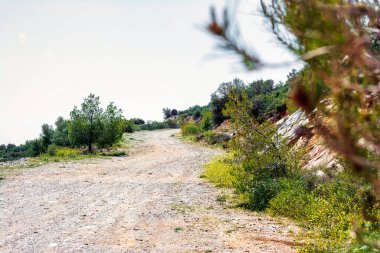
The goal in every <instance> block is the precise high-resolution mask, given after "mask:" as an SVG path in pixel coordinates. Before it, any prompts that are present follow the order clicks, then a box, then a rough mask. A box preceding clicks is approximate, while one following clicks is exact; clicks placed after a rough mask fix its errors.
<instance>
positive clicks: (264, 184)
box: [246, 178, 281, 211]
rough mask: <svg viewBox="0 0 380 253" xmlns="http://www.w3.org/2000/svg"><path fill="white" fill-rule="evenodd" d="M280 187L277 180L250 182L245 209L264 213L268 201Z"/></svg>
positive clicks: (268, 179)
mask: <svg viewBox="0 0 380 253" xmlns="http://www.w3.org/2000/svg"><path fill="white" fill-rule="evenodd" d="M280 189H281V186H280V183H279V179H277V178H265V179H262V180H254V181H252V185H251V191H250V192H249V193H248V197H249V202H248V203H246V207H248V208H250V209H252V210H255V211H264V210H265V209H266V208H267V207H268V205H269V201H270V200H271V199H272V198H274V197H275V196H276V195H277V194H278V192H280Z"/></svg>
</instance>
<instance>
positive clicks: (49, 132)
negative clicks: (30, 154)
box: [41, 124, 54, 152]
mask: <svg viewBox="0 0 380 253" xmlns="http://www.w3.org/2000/svg"><path fill="white" fill-rule="evenodd" d="M41 128H42V133H41V141H42V147H43V151H44V152H45V151H46V150H47V148H48V146H49V145H50V144H52V143H53V136H54V129H53V127H52V126H50V125H48V124H43V125H42V127H41Z"/></svg>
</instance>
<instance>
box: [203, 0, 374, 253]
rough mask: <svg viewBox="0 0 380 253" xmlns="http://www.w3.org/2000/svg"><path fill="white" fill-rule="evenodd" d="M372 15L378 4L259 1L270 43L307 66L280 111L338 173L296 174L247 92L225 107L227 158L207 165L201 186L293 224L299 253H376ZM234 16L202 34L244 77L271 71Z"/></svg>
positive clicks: (215, 21)
mask: <svg viewBox="0 0 380 253" xmlns="http://www.w3.org/2000/svg"><path fill="white" fill-rule="evenodd" d="M379 8H380V4H379V2H378V1H334V0H333V1H321V0H311V1H295V0H289V1H288V0H274V1H261V12H262V14H263V16H264V17H265V18H266V20H267V22H268V24H270V29H271V32H272V33H273V35H274V37H275V38H277V39H278V41H279V42H280V43H282V44H284V45H285V47H286V48H287V49H288V50H290V51H291V52H292V53H293V54H294V55H298V56H299V59H300V60H302V61H303V62H304V63H305V65H304V68H303V69H302V70H301V71H299V72H298V73H293V74H292V77H291V78H290V80H289V82H288V84H290V87H288V88H289V89H288V90H289V93H288V94H289V99H288V102H286V104H287V105H296V106H297V107H298V108H301V109H302V110H303V111H304V112H305V114H306V116H307V117H308V120H309V122H310V124H311V125H312V127H313V132H314V133H315V134H317V135H319V136H320V137H321V138H322V140H323V144H324V145H325V146H326V148H329V149H330V150H332V151H333V152H335V153H336V154H337V155H338V156H339V158H340V160H341V161H340V163H341V166H342V167H341V169H339V170H338V169H336V168H335V169H331V168H314V169H310V168H309V169H305V168H303V167H302V163H300V162H301V161H302V159H301V158H302V150H300V148H299V147H292V145H291V144H290V143H287V142H286V140H283V139H282V138H281V136H278V134H277V131H276V126H275V125H274V124H273V115H271V113H269V114H268V113H266V111H265V110H261V111H260V110H259V114H257V113H256V114H252V110H251V108H252V107H255V101H254V100H253V99H252V98H250V96H249V93H248V92H246V91H244V92H243V93H242V92H240V90H239V88H236V89H234V90H233V91H231V92H229V94H228V96H227V98H228V102H226V103H224V105H225V107H224V110H222V111H223V112H224V114H223V117H221V118H220V121H219V123H221V122H222V121H223V120H229V121H230V124H231V129H232V131H233V134H234V136H233V138H232V140H231V142H230V144H229V145H228V146H229V148H230V152H231V155H232V157H231V156H228V157H226V158H224V159H221V158H219V159H218V160H216V161H213V162H212V163H211V164H210V165H209V166H208V167H206V171H205V175H206V177H208V179H209V180H210V181H212V182H215V183H217V184H220V185H222V186H228V187H231V185H232V187H233V188H234V189H235V191H236V193H237V194H238V195H240V196H243V197H244V198H243V200H244V201H243V202H242V205H244V206H245V207H247V208H249V209H252V210H258V211H266V212H269V213H271V214H273V215H282V216H287V217H290V218H292V219H294V220H296V221H298V222H299V223H300V224H301V225H302V226H303V227H304V228H305V231H306V233H305V234H306V237H307V238H305V239H304V240H303V242H302V246H301V247H300V248H299V251H300V252H379V251H380V202H379V201H380V180H379V177H380V175H379V173H380V165H379V160H380V154H379V150H380V142H379V141H380V129H379V115H380V107H379V105H380V100H379V98H380V96H379V93H380V91H379V89H378V84H379V78H380V77H379V75H378V72H379V66H380V61H379V59H380V53H379V52H380V50H379V49H380V48H379V38H380V32H379V22H378V21H379V18H380V14H379V11H378V10H379ZM232 11H233V10H231V9H229V8H226V9H225V10H224V14H223V15H220V16H219V17H218V15H217V12H216V11H215V9H211V22H210V23H209V25H208V27H207V28H208V30H209V32H210V33H212V34H213V35H214V36H215V37H216V38H217V39H218V40H219V42H220V43H221V45H220V46H221V48H224V49H225V50H227V51H231V52H234V53H236V54H237V55H239V56H240V57H241V59H242V63H243V64H244V65H245V66H246V67H247V69H248V70H256V69H259V68H263V67H266V66H268V64H266V63H265V62H264V61H262V59H260V58H259V57H258V56H257V54H255V53H254V52H253V51H252V47H250V45H246V44H245V43H244V41H243V39H242V36H241V35H240V33H239V26H238V25H237V24H236V22H235V20H234V19H233V17H234V15H233V13H232ZM284 64H286V63H284ZM264 99H265V100H266V103H267V104H271V103H272V102H273V97H268V96H266V97H265V98H264ZM286 109H287V112H288V113H291V112H292V109H291V106H288V107H287V108H286ZM219 112H220V110H219ZM270 112H275V113H279V111H277V112H276V111H273V110H271V111H270ZM268 116H269V117H268ZM279 117H281V113H280V115H279ZM223 124H224V123H223ZM298 152H301V154H297V153H298ZM299 155H301V156H299ZM297 157H298V158H297ZM219 168H222V169H219ZM316 171H318V172H316ZM319 172H322V175H324V176H321V173H319ZM226 180H227V182H226Z"/></svg>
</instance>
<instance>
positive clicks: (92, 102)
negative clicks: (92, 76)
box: [0, 94, 178, 170]
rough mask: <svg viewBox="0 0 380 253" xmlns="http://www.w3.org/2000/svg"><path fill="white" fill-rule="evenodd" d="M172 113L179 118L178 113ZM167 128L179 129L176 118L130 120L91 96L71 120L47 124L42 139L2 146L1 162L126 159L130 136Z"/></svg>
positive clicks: (72, 113)
mask: <svg viewBox="0 0 380 253" xmlns="http://www.w3.org/2000/svg"><path fill="white" fill-rule="evenodd" d="M170 113H173V116H174V114H176V112H175V110H171V111H170ZM171 116H172V115H171ZM165 128H178V123H177V120H176V118H175V117H170V118H166V120H164V121H163V122H159V121H148V122H145V121H144V120H143V119H140V118H132V119H128V120H127V119H126V118H125V117H124V116H123V112H122V110H121V109H119V108H117V107H116V106H115V105H114V104H113V103H110V104H109V105H107V106H106V107H105V108H102V107H101V106H100V98H99V97H97V96H95V95H94V94H90V95H89V96H88V97H87V98H85V99H84V102H83V103H82V104H81V105H80V106H79V107H77V106H75V107H74V108H73V110H72V111H71V112H70V118H69V119H65V118H63V117H58V118H57V120H56V122H55V125H54V126H52V125H49V124H43V125H42V127H41V134H40V136H39V138H36V139H33V140H29V141H26V142H25V144H21V145H19V146H17V145H14V144H8V145H0V162H7V161H14V160H17V159H21V158H26V157H28V158H29V160H28V162H27V163H26V165H25V166H32V167H33V166H36V165H38V164H43V163H46V162H61V161H69V160H81V159H84V158H95V157H96V158H99V157H106V156H125V155H127V151H126V149H127V145H128V144H127V143H128V140H127V137H126V134H128V133H132V132H135V131H142V130H148V131H150V130H157V129H165ZM5 166H7V167H9V166H10V167H20V166H12V165H9V164H5ZM3 167H4V166H3ZM3 170H5V169H4V168H3Z"/></svg>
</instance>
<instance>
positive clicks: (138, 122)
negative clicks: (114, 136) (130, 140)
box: [130, 118, 145, 125]
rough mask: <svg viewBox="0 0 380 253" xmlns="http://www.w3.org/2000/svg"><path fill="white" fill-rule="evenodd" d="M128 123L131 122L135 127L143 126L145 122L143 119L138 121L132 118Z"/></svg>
mask: <svg viewBox="0 0 380 253" xmlns="http://www.w3.org/2000/svg"><path fill="white" fill-rule="evenodd" d="M130 121H132V122H133V123H134V124H135V125H143V124H145V121H144V120H143V119H139V118H132V119H130Z"/></svg>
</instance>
